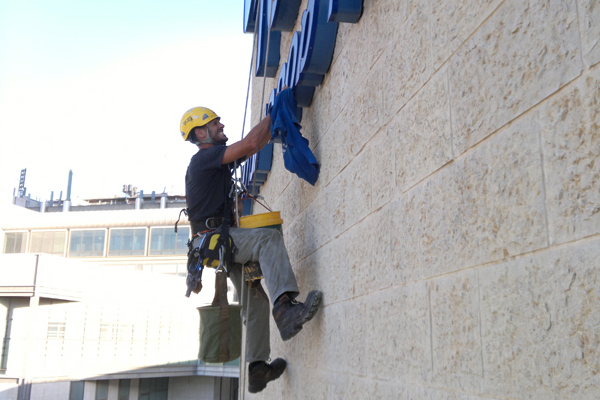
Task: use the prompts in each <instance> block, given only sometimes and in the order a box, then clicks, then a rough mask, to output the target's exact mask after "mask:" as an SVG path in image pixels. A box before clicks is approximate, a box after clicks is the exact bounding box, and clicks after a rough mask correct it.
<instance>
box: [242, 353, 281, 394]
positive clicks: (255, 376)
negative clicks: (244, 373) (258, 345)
mask: <svg viewBox="0 0 600 400" xmlns="http://www.w3.org/2000/svg"><path fill="white" fill-rule="evenodd" d="M286 366H287V363H286V362H285V360H284V359H283V358H277V359H275V361H273V362H272V363H271V364H267V363H266V362H264V361H255V362H252V363H250V365H249V366H248V391H249V392H250V393H258V392H260V391H261V390H263V389H264V388H266V387H267V383H269V382H271V381H274V380H275V379H277V378H279V377H280V376H281V374H283V371H285V367H286Z"/></svg>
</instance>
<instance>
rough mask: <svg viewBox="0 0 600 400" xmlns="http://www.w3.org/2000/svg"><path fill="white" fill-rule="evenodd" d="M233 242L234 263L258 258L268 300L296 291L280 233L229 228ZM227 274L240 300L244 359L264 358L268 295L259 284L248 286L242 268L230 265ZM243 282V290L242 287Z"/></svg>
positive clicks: (267, 346) (267, 351)
mask: <svg viewBox="0 0 600 400" xmlns="http://www.w3.org/2000/svg"><path fill="white" fill-rule="evenodd" d="M229 234H230V235H231V237H232V239H233V242H234V243H235V246H236V247H237V248H238V251H237V253H236V254H235V257H234V262H235V263H236V264H245V263H247V262H248V261H258V262H259V263H260V268H261V270H262V272H263V276H264V279H263V281H264V285H265V286H266V288H267V291H268V292H269V295H270V297H271V302H275V300H276V299H277V298H278V297H279V296H280V295H281V294H283V293H285V292H292V293H293V297H295V296H296V295H298V284H297V282H296V277H295V276H294V271H293V270H292V266H291V264H290V260H289V258H288V255H287V251H286V249H285V245H284V243H283V236H282V235H281V233H280V232H279V231H278V230H276V229H270V228H253V229H244V228H230V229H229ZM230 278H231V281H232V282H233V285H234V286H235V290H236V291H237V293H238V296H239V297H240V302H241V304H242V320H243V321H244V325H246V362H253V361H267V360H269V355H270V353H271V346H270V344H269V341H270V336H269V319H270V305H269V297H267V294H266V293H265V291H264V289H263V288H262V287H259V288H258V289H249V287H248V282H243V278H242V268H241V267H239V266H235V267H232V268H231V271H230ZM242 286H243V290H242Z"/></svg>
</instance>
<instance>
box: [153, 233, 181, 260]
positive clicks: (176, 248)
mask: <svg viewBox="0 0 600 400" xmlns="http://www.w3.org/2000/svg"><path fill="white" fill-rule="evenodd" d="M189 237H190V228H189V227H180V228H179V229H178V230H177V233H175V230H174V229H173V228H172V227H168V228H152V231H151V234H150V255H153V256H154V255H166V254H187V251H188V248H187V242H188V239H189Z"/></svg>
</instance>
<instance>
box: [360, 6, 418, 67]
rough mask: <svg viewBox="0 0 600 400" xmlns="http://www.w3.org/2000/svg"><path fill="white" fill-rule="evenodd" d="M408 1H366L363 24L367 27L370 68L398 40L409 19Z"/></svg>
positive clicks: (362, 18)
mask: <svg viewBox="0 0 600 400" xmlns="http://www.w3.org/2000/svg"><path fill="white" fill-rule="evenodd" d="M408 3H409V2H408V1H394V0H365V1H363V7H364V9H363V16H362V17H361V22H362V23H363V24H365V25H367V29H366V32H367V35H368V36H367V40H368V42H367V43H368V50H367V51H368V53H367V57H368V59H369V66H372V65H373V63H375V62H376V61H377V59H378V58H379V57H380V56H381V54H382V53H383V51H384V50H385V49H386V47H387V46H388V45H389V44H390V43H391V42H392V41H393V40H394V39H395V38H396V32H397V31H398V29H399V28H400V27H401V26H402V25H403V24H404V22H405V21H406V18H407V17H408Z"/></svg>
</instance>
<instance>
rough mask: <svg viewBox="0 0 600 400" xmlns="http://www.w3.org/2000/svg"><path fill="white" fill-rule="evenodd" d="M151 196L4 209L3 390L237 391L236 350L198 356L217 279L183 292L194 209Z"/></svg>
mask: <svg viewBox="0 0 600 400" xmlns="http://www.w3.org/2000/svg"><path fill="white" fill-rule="evenodd" d="M150 206H152V205H151V204H146V207H139V205H138V207H136V206H135V205H134V203H133V202H132V203H131V204H130V206H124V205H123V204H120V205H116V204H113V205H110V204H108V205H105V206H104V207H103V206H102V205H98V204H96V205H94V206H90V207H88V208H85V207H78V208H75V207H73V208H72V209H71V211H70V212H44V213H40V212H36V211H32V210H27V209H25V208H21V207H17V206H10V207H8V208H4V210H3V213H2V215H3V218H2V220H1V222H0V225H1V228H2V229H1V232H2V233H1V235H2V236H1V237H0V241H1V242H2V243H3V247H2V253H3V254H2V255H0V335H1V336H2V344H3V345H2V352H1V353H0V355H1V356H0V360H1V361H0V400H26V399H32V400H34V399H69V400H84V399H85V400H104V399H106V400H117V399H118V400H124V399H132V400H137V399H140V400H145V399H164V400H167V399H211V400H212V399H236V398H237V387H238V376H239V361H238V360H235V361H233V362H230V363H226V364H225V365H222V364H211V365H206V364H204V363H202V362H200V361H199V360H198V346H199V337H198V332H199V317H198V311H197V309H196V308H197V307H198V306H201V305H203V304H206V303H209V302H210V301H211V300H212V297H213V294H214V289H213V286H214V285H213V284H212V283H211V280H212V279H214V277H213V276H210V274H205V276H204V281H203V284H204V289H203V291H202V293H201V296H200V295H192V296H191V297H190V298H186V297H185V290H186V286H185V271H186V260H187V257H186V253H187V246H186V244H187V241H188V238H189V225H188V222H187V219H185V216H183V215H182V220H181V221H180V223H179V225H178V232H177V233H175V232H174V229H173V226H174V224H175V222H176V221H177V218H178V214H179V209H180V208H181V207H180V204H172V203H171V204H168V206H176V207H178V208H168V206H167V205H165V204H163V207H164V208H156V209H147V208H149V207H150ZM156 206H158V204H157V205H156ZM115 207H120V208H124V207H130V208H131V209H129V210H127V209H125V210H116V211H115V210H110V208H115ZM54 208H55V209H58V206H57V207H54ZM92 208H93V209H95V211H84V210H86V209H92ZM103 208H104V209H107V210H106V211H103V210H102V209H103ZM136 208H139V209H136ZM74 209H76V210H77V211H73V210H74ZM50 210H51V208H48V209H46V210H45V211H50ZM54 211H56V210H54ZM207 275H208V276H207Z"/></svg>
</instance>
